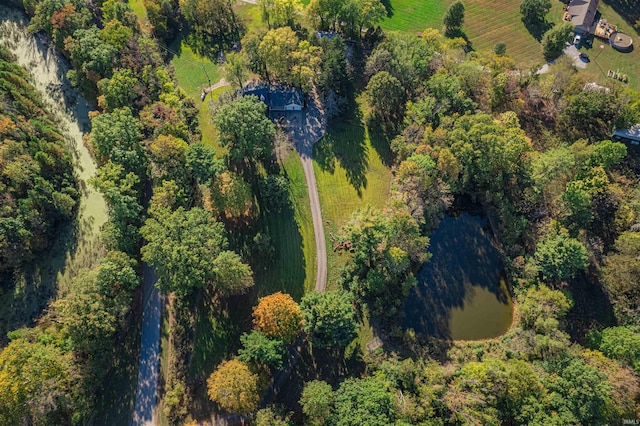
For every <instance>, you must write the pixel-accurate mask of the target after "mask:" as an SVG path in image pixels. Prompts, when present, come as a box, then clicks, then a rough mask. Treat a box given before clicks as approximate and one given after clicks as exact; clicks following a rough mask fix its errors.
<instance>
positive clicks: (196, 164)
mask: <svg viewBox="0 0 640 426" xmlns="http://www.w3.org/2000/svg"><path fill="white" fill-rule="evenodd" d="M186 157H187V166H188V167H189V168H190V169H191V171H192V173H193V176H194V177H195V178H196V179H197V180H198V183H200V184H202V185H207V186H209V185H211V183H212V182H213V180H214V179H215V177H216V176H217V175H219V174H220V173H222V172H223V171H224V170H225V165H224V161H223V160H222V159H219V158H217V157H216V151H215V150H214V149H213V148H212V147H210V146H209V145H205V144H203V143H202V142H198V143H194V144H191V145H189V149H188V150H187V155H186Z"/></svg>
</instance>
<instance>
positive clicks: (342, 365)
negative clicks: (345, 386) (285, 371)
mask: <svg viewBox="0 0 640 426" xmlns="http://www.w3.org/2000/svg"><path fill="white" fill-rule="evenodd" d="M364 371H365V364H364V362H363V361H362V354H361V353H360V351H359V350H357V351H354V353H353V354H352V355H351V356H349V357H345V356H344V354H343V351H338V352H336V351H333V350H327V349H322V348H310V347H309V345H308V344H306V343H303V344H302V349H301V354H300V358H299V359H298V362H297V363H296V364H295V366H294V367H293V368H292V370H291V374H290V375H289V379H288V380H287V382H285V383H283V384H282V386H281V391H280V392H279V393H278V394H277V395H276V397H275V402H276V403H278V404H283V405H284V406H285V407H287V408H288V409H290V410H292V411H293V412H294V418H293V420H294V421H296V424H303V421H304V418H303V416H302V410H301V407H300V405H299V404H298V401H299V400H300V396H301V395H302V390H303V389H304V384H305V383H307V382H310V381H312V380H324V381H326V382H327V383H329V384H330V385H332V386H333V388H334V389H335V388H337V387H338V385H339V383H340V382H342V380H343V379H344V378H346V377H359V376H361V375H362V374H363V373H364Z"/></svg>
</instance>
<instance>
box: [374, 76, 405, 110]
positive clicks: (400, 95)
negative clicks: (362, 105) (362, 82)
mask: <svg viewBox="0 0 640 426" xmlns="http://www.w3.org/2000/svg"><path fill="white" fill-rule="evenodd" d="M367 95H368V98H369V104H370V105H371V106H372V107H373V108H374V109H375V110H376V111H377V112H379V113H380V115H381V116H382V117H383V118H384V119H385V120H391V119H392V118H394V117H401V116H402V114H403V110H404V102H405V91H404V88H403V87H402V84H401V83H400V81H399V80H398V79H397V78H395V77H394V76H392V75H391V74H389V73H388V72H387V71H380V72H379V73H377V74H375V75H374V76H373V77H371V80H369V83H368V84H367Z"/></svg>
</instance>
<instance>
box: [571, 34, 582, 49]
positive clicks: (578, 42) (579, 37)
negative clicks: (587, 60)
mask: <svg viewBox="0 0 640 426" xmlns="http://www.w3.org/2000/svg"><path fill="white" fill-rule="evenodd" d="M580 40H582V36H581V35H580V34H576V36H575V37H574V38H573V44H574V45H575V46H576V47H578V46H580Z"/></svg>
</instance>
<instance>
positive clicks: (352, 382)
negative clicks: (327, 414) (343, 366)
mask: <svg viewBox="0 0 640 426" xmlns="http://www.w3.org/2000/svg"><path fill="white" fill-rule="evenodd" d="M334 407H335V409H334V411H333V414H332V416H331V420H332V423H333V424H335V425H336V426H352V425H368V426H387V425H389V424H393V421H394V420H395V416H396V413H395V410H394V407H393V402H392V397H391V391H390V390H389V388H388V387H387V386H386V385H385V383H384V382H383V381H382V380H381V379H378V378H376V377H366V378H364V379H353V378H349V379H346V380H345V381H344V382H342V383H341V384H340V387H339V388H338V390H337V391H336V392H335V399H334Z"/></svg>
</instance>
